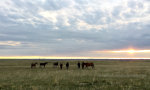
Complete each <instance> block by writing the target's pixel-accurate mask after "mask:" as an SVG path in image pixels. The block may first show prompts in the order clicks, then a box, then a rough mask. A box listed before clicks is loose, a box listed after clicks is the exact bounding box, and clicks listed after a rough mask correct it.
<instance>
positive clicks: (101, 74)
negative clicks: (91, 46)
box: [0, 60, 150, 90]
mask: <svg viewBox="0 0 150 90" xmlns="http://www.w3.org/2000/svg"><path fill="white" fill-rule="evenodd" d="M32 62H38V63H40V62H45V61H44V60H0V90H150V60H147V61H146V60H132V61H119V60H109V61H106V60H105V61H104V60H103V61H85V62H93V63H94V64H95V69H92V68H90V67H89V68H87V69H84V70H82V69H78V68H77V62H78V61H69V63H70V68H69V70H66V68H65V67H63V70H60V68H54V67H53V62H55V61H50V60H49V61H46V62H49V63H48V65H47V66H46V68H39V65H37V68H35V69H31V68H30V64H31V63H32ZM58 62H61V63H64V64H65V63H66V62H67V61H58ZM81 62H82V61H81Z"/></svg>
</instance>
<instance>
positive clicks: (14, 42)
mask: <svg viewBox="0 0 150 90" xmlns="http://www.w3.org/2000/svg"><path fill="white" fill-rule="evenodd" d="M0 45H7V46H19V45H21V42H16V41H0Z"/></svg>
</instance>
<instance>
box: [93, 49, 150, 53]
mask: <svg viewBox="0 0 150 90" xmlns="http://www.w3.org/2000/svg"><path fill="white" fill-rule="evenodd" d="M93 52H95V53H129V54H134V53H150V50H135V49H128V50H112V51H111V50H104V51H93Z"/></svg>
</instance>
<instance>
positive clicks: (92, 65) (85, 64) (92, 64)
mask: <svg viewBox="0 0 150 90" xmlns="http://www.w3.org/2000/svg"><path fill="white" fill-rule="evenodd" d="M84 66H86V68H87V67H89V66H91V67H92V68H94V63H84V62H83V63H82V69H83V68H84Z"/></svg>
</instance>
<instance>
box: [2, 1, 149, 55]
mask: <svg viewBox="0 0 150 90" xmlns="http://www.w3.org/2000/svg"><path fill="white" fill-rule="evenodd" d="M123 3H124V4H123ZM149 5H150V2H149V1H148V0H143V1H137V0H132V1H131V0H100V1H97V0H92V1H91V0H84V1H81V0H36V1H31V0H2V1H0V27H1V28H0V41H1V43H0V45H1V47H0V49H5V50H6V52H8V51H11V50H13V49H16V48H17V50H16V51H15V52H14V53H13V55H18V54H19V55H30V54H31V55H68V56H69V55H72V56H75V55H78V56H82V55H90V53H88V52H89V51H96V50H106V49H121V48H128V47H130V46H133V47H136V48H142V49H149V48H150V47H149V44H150V43H149V41H148V40H149V33H150V31H149V27H150V25H149V23H150V14H149V8H150V7H149ZM10 41H11V42H10ZM5 45H7V47H6V46H5ZM4 46H5V47H4ZM5 54H7V53H5ZM11 54H12V53H10V55H11ZM0 55H4V54H2V53H0Z"/></svg>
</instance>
